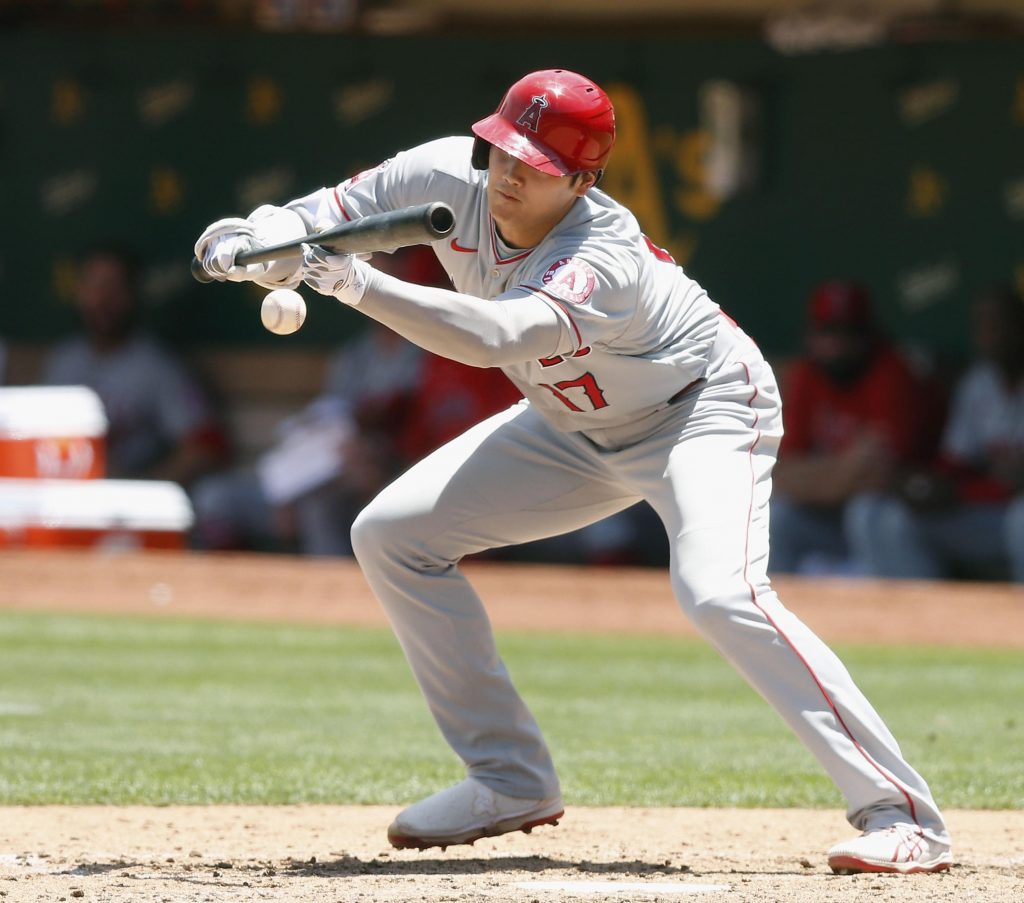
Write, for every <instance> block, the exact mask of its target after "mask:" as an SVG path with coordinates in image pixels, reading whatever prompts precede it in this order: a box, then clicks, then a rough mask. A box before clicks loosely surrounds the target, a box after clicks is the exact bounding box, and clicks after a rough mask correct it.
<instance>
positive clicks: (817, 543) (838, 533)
mask: <svg viewBox="0 0 1024 903" xmlns="http://www.w3.org/2000/svg"><path fill="white" fill-rule="evenodd" d="M920 386H921V384H920V381H919V380H918V378H917V377H916V376H915V375H914V373H913V371H912V370H911V369H910V366H909V365H908V363H907V362H906V361H905V360H904V358H903V357H902V356H901V355H900V354H899V353H898V352H897V351H896V350H895V349H894V348H893V347H892V346H891V345H890V344H889V342H887V341H886V340H885V338H884V337H883V336H882V335H881V334H880V332H879V330H878V327H877V326H876V324H875V322H874V318H873V315H872V311H871V305H870V301H869V298H868V295H867V293H866V291H865V290H864V289H863V288H862V287H861V286H859V285H856V284H853V283H846V282H828V283H825V284H823V285H821V286H819V287H818V288H817V289H816V290H815V291H814V292H813V293H812V295H811V297H810V300H809V305H808V311H807V326H806V336H805V354H804V356H803V357H801V358H799V359H797V360H796V361H794V363H793V364H792V365H791V366H790V369H789V372H788V373H787V377H786V381H785V384H784V391H783V405H784V408H783V417H784V423H785V435H784V436H783V439H782V445H781V448H780V450H779V458H778V463H777V464H776V466H775V471H774V473H773V483H774V486H775V493H774V494H773V497H772V501H771V519H770V522H771V570H772V571H774V572H776V573H778V572H784V573H798V572H801V571H804V572H808V571H819V572H820V571H824V572H826V573H827V572H833V573H834V572H845V573H858V572H861V571H862V570H863V566H862V564H861V563H860V562H858V561H857V550H856V549H854V548H852V545H851V539H852V536H851V523H853V522H855V521H856V519H857V507H858V505H859V504H860V503H861V501H862V500H863V499H865V498H869V497H871V495H872V494H874V493H885V492H888V491H890V490H891V489H892V488H893V487H894V486H896V485H898V482H899V480H900V478H901V476H902V475H903V474H904V472H905V471H906V469H907V468H909V467H910V465H912V464H913V463H914V462H915V461H917V460H918V459H919V457H920V455H921V454H922V452H923V450H922V449H921V448H920V437H921V436H922V435H924V434H925V430H924V424H922V423H921V417H922V412H924V411H925V410H927V409H928V406H927V405H924V404H922V399H921V397H920V396H921V389H920Z"/></svg>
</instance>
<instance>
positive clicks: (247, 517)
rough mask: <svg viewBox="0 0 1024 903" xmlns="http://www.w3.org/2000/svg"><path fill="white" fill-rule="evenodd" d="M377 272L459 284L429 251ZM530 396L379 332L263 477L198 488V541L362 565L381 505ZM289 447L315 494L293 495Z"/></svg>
mask: <svg viewBox="0 0 1024 903" xmlns="http://www.w3.org/2000/svg"><path fill="white" fill-rule="evenodd" d="M373 265H374V266H375V267H376V268H377V269H381V270H385V271H386V272H390V273H392V274H394V275H396V276H399V277H400V278H403V279H406V280H408V281H415V282H418V283H419V284H421V285H448V284H449V283H448V278H447V276H446V275H445V273H444V270H442V269H441V267H440V264H438V262H437V258H436V257H435V256H434V254H433V252H431V251H430V249H429V248H426V247H411V248H404V249H401V250H399V251H397V252H395V254H393V255H389V254H376V255H374V258H373ZM520 397H521V396H520V394H519V392H518V391H517V390H516V389H515V388H514V387H513V386H512V384H511V383H510V382H509V380H508V379H507V378H506V377H505V375H504V374H503V373H502V372H501V371H500V370H498V369H493V368H492V369H489V370H480V369H475V368H472V367H467V366H465V365H463V364H458V363H456V362H454V361H450V360H447V359H445V358H440V357H436V356H435V355H431V354H428V353H427V352H425V351H423V350H421V349H420V348H419V347H417V346H416V345H413V344H412V343H411V342H408V341H406V340H405V339H403V338H402V337H401V336H399V335H398V334H397V333H395V332H392V331H391V330H390V329H388V328H387V327H385V326H380V325H379V324H376V323H373V322H371V323H370V325H369V327H368V328H367V329H366V330H365V331H364V332H362V333H360V334H359V335H358V336H357V337H356V338H355V339H354V340H353V341H351V342H349V343H346V344H345V345H344V346H343V347H342V348H341V349H340V350H339V351H338V352H336V353H335V355H334V356H333V358H332V361H331V363H330V365H329V367H328V372H327V375H326V377H325V380H324V385H323V390H322V392H321V393H320V395H319V396H318V397H317V398H316V399H315V400H314V401H313V402H311V403H310V404H309V405H308V406H307V407H306V408H305V409H304V410H303V411H301V412H299V413H298V414H297V415H296V416H294V417H291V418H289V419H288V420H286V421H285V422H284V423H283V424H281V428H280V433H281V442H280V444H279V445H278V446H277V447H276V448H275V449H271V450H270V452H269V453H268V454H267V455H265V456H264V457H263V458H262V459H261V460H260V461H259V462H257V465H256V466H255V467H250V468H243V469H238V470H234V471H229V472H226V473H222V474H214V475H212V476H210V477H208V478H206V479H205V480H203V481H202V482H201V483H200V484H199V485H198V486H197V487H196V492H195V509H196V531H195V535H194V542H195V543H196V544H197V545H199V546H200V547H203V548H207V549H258V550H264V551H295V552H300V553H302V554H307V555H351V554H352V547H351V544H350V540H349V530H350V528H351V526H352V521H353V520H354V519H355V516H356V514H358V513H359V511H360V510H361V509H362V508H363V506H364V505H365V504H366V502H367V501H368V500H369V499H370V498H371V497H372V496H374V495H375V494H376V493H377V492H378V491H379V490H380V489H381V488H382V487H383V486H384V485H386V484H387V483H389V482H390V481H391V480H392V479H394V477H396V476H397V475H398V474H399V473H400V472H401V471H402V470H404V469H405V468H406V467H407V466H408V465H409V464H410V463H411V462H412V461H415V460H419V458H421V457H423V456H424V455H425V454H427V453H428V452H430V451H433V449H435V448H437V447H438V446H440V445H443V444H444V443H445V442H447V441H448V440H449V439H451V438H453V437H454V436H457V435H459V434H460V433H462V432H463V431H464V430H465V429H467V428H468V427H469V426H471V425H472V424H474V423H476V422H478V421H480V420H483V419H485V418H487V417H489V416H490V415H491V414H493V413H495V412H496V411H499V410H503V409H504V408H507V407H509V405H512V404H514V403H515V402H516V401H517V400H518V399H519V398H520ZM303 437H305V439H306V440H307V441H306V442H305V443H303V441H302V440H303ZM324 443H326V444H327V445H328V446H331V445H333V448H325V447H324ZM288 448H294V449H295V450H296V453H297V455H298V457H299V459H301V461H302V463H301V470H302V471H303V472H304V473H303V476H304V477H305V478H306V479H305V482H304V484H299V483H294V485H293V486H292V487H289V486H287V485H285V484H286V483H287V482H289V481H288V480H287V479H286V478H287V475H288V472H291V473H292V474H294V473H295V471H296V468H295V467H294V466H293V464H292V460H293V459H290V457H289V456H288V454H287V449H288ZM311 455H315V456H316V458H317V459H318V463H317V464H316V465H314V463H313V461H312V460H311ZM276 462H280V463H276ZM314 471H316V472H314Z"/></svg>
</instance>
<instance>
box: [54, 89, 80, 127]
mask: <svg viewBox="0 0 1024 903" xmlns="http://www.w3.org/2000/svg"><path fill="white" fill-rule="evenodd" d="M83 112H85V101H84V99H83V98H82V89H81V87H79V85H78V82H75V81H72V80H71V79H69V78H59V79H57V80H56V81H55V82H54V83H53V91H52V92H51V94H50V114H51V115H52V116H53V121H54V122H55V123H57V125H70V124H71V123H72V122H74V121H75V120H77V119H80V118H81V117H82V113H83Z"/></svg>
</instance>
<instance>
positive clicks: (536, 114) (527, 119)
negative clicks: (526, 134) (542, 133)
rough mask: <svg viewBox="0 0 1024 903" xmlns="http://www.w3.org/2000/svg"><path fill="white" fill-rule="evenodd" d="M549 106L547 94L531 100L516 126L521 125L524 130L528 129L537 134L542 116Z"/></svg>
mask: <svg viewBox="0 0 1024 903" xmlns="http://www.w3.org/2000/svg"><path fill="white" fill-rule="evenodd" d="M547 105H548V96H547V94H540V95H537V96H535V97H534V98H533V99H532V100H531V102H530V105H529V106H528V107H527V108H526V109H525V110H524V111H523V115H522V116H520V117H519V118H518V119H517V120H516V125H521V126H523V128H527V129H529V130H530V131H531V132H536V131H537V127H538V126H539V125H540V114H541V113H542V112H543V111H544V108H545V107H546V106H547Z"/></svg>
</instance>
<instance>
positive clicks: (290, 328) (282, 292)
mask: <svg viewBox="0 0 1024 903" xmlns="http://www.w3.org/2000/svg"><path fill="white" fill-rule="evenodd" d="M260 319H261V320H262V321H263V325H264V326H265V327H266V328H267V329H269V330H270V331H271V332H273V333H275V334H276V335H291V334H292V333H293V332H295V331H296V330H298V328H299V327H300V326H302V324H303V323H304V322H305V321H306V302H305V301H303V300H302V295H300V294H299V293H298V292H294V291H292V290H291V289H290V288H275V289H274V290H273V291H272V292H271V293H270V294H269V295H267V297H266V298H264V299H263V306H262V307H261V308H260Z"/></svg>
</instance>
